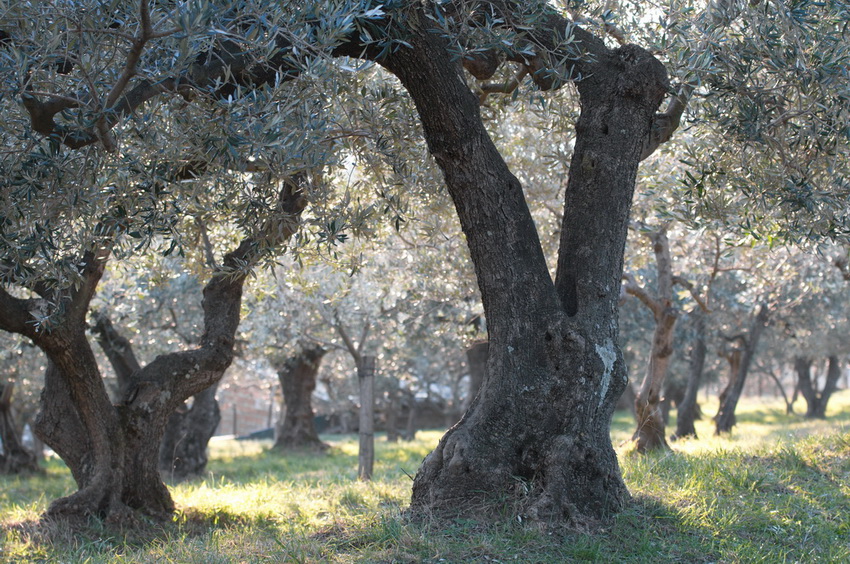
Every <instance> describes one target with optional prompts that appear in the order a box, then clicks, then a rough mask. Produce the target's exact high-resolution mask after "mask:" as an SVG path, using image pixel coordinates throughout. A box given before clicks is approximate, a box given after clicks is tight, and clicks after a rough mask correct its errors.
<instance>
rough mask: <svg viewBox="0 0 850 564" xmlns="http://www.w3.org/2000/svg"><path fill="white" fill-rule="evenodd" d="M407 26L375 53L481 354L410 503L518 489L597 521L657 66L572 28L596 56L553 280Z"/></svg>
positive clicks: (437, 55)
mask: <svg viewBox="0 0 850 564" xmlns="http://www.w3.org/2000/svg"><path fill="white" fill-rule="evenodd" d="M411 17H413V16H411ZM418 28H419V29H421V31H419V32H417V33H415V34H414V35H412V36H411V37H409V38H406V39H407V40H409V41H410V43H411V45H412V48H409V49H408V48H400V49H398V50H396V51H394V52H393V53H392V54H390V55H388V60H387V61H386V66H388V67H389V69H390V70H391V71H392V72H393V73H394V74H396V75H397V76H398V77H399V78H400V79H401V82H402V83H403V84H404V86H405V87H406V88H407V90H408V91H409V92H410V94H411V96H412V97H413V100H414V102H415V103H416V107H417V110H418V112H419V115H420V117H421V120H422V124H423V129H424V132H425V137H426V140H427V142H428V145H429V148H430V150H431V152H432V154H433V155H434V157H435V158H436V160H437V163H438V164H439V165H440V167H441V168H442V170H443V173H444V176H445V180H446V184H447V187H448V190H449V193H450V194H451V196H452V199H453V201H454V203H455V207H456V209H457V212H458V216H459V218H460V222H461V226H462V228H463V231H464V233H465V235H466V238H467V242H468V245H469V248H470V253H471V256H472V260H473V263H474V264H475V269H476V274H477V277H478V284H479V287H480V289H481V295H482V299H483V303H484V311H485V315H486V318H487V322H488V330H489V335H488V337H489V339H488V340H489V359H488V363H487V378H486V379H485V381H484V383H483V386H482V388H481V390H480V391H479V393H478V396H477V397H476V399H475V400H474V401H473V403H472V405H471V406H470V408H469V410H468V411H467V412H466V414H465V415H464V417H463V418H462V419H461V421H460V422H459V423H458V424H457V425H455V426H454V427H452V428H451V429H450V430H449V431H448V432H447V433H446V434H445V435H444V436H443V438H442V440H441V441H440V443H439V445H438V446H437V448H436V449H435V450H434V451H433V452H432V453H431V454H430V455H428V457H427V458H426V459H425V461H424V463H423V465H422V466H421V468H420V469H419V471H418V473H417V475H416V478H415V480H414V485H413V496H412V501H411V508H412V510H413V511H414V512H416V511H425V512H429V513H435V512H437V513H439V512H449V513H457V512H463V513H466V514H472V513H474V512H475V511H476V509H475V508H479V509H480V510H481V511H483V512H484V513H487V512H489V508H490V507H492V505H491V504H494V503H495V504H500V505H501V504H503V503H504V501H505V496H506V495H516V496H517V498H518V499H519V500H520V504H519V511H520V512H522V513H523V514H525V515H526V516H527V517H530V518H533V519H538V520H540V521H542V522H545V521H556V522H564V521H571V522H573V523H583V522H587V521H588V520H595V519H599V518H603V517H607V516H609V515H611V514H612V513H613V512H616V511H618V510H620V509H621V508H622V507H623V504H624V502H625V501H626V499H627V497H628V493H627V491H626V488H625V485H624V484H623V480H622V477H621V475H620V471H619V466H618V464H617V458H616V455H615V453H614V450H613V448H612V445H611V438H610V434H609V430H610V421H611V416H612V413H613V410H614V405H615V403H616V401H617V398H619V396H620V394H621V393H622V390H623V386H625V385H626V380H627V378H626V373H625V366H624V363H623V359H622V355H621V354H620V351H619V349H618V347H617V345H616V343H617V333H618V327H617V315H616V312H617V301H618V299H619V287H620V278H621V277H622V267H623V250H624V245H625V239H626V231H627V222H628V215H629V208H630V204H631V198H632V194H633V190H634V182H635V175H636V171H637V166H638V162H639V160H640V157H641V154H642V152H643V148H642V147H643V144H644V141H645V140H646V139H647V138H648V136H649V133H650V124H651V123H652V119H653V115H654V112H655V110H656V109H657V107H658V104H659V102H660V100H661V97H662V96H663V94H664V92H665V88H666V78H665V73H664V70H663V67H662V66H661V65H660V64H659V63H658V62H657V61H656V60H655V59H654V58H652V57H651V56H649V55H648V54H647V53H645V52H643V51H641V50H640V49H638V48H634V47H626V48H623V49H621V50H617V51H608V50H607V49H604V47H601V44H600V43H599V42H598V40H596V39H594V38H593V37H591V36H589V34H586V33H582V34H581V35H582V37H581V41H582V46H583V48H585V47H586V48H588V49H592V50H594V51H595V56H594V57H593V59H594V63H593V69H592V70H591V69H590V68H578V69H577V71H578V72H579V73H581V74H582V76H583V77H585V79H584V80H582V81H580V82H579V83H578V88H579V92H580V94H581V104H582V113H581V117H580V119H579V123H578V125H577V131H578V137H577V140H576V147H575V153H574V157H573V161H572V166H571V168H570V180H569V184H568V187H567V191H566V192H567V195H566V198H567V201H566V209H565V219H564V222H563V227H564V228H563V230H562V244H561V254H560V257H559V264H558V275H557V283H556V285H553V284H552V280H551V277H550V274H549V271H548V268H547V265H546V261H545V259H544V256H543V252H542V249H541V246H540V243H539V239H538V236H537V231H536V229H535V226H534V222H533V221H532V219H531V215H530V213H529V211H528V208H527V206H526V202H525V199H524V196H523V191H522V187H521V186H520V184H519V182H518V181H517V179H516V178H515V177H514V176H513V175H512V174H511V172H510V171H509V170H508V168H507V166H506V165H505V163H504V161H503V160H502V158H501V156H500V155H499V153H498V151H497V150H496V148H495V147H494V146H493V143H492V141H491V140H490V138H489V136H488V135H487V132H486V130H485V129H484V127H483V125H482V123H481V119H480V116H479V112H478V101H477V99H476V97H475V96H474V95H473V94H472V93H471V92H470V91H469V89H468V88H467V86H466V84H465V83H464V81H463V79H462V75H461V73H460V69H459V67H458V63H457V61H456V60H453V59H452V56H451V54H450V52H449V50H448V49H447V48H446V45H445V44H444V43H443V42H442V39H441V37H440V35H439V33H431V32H430V31H429V30H428V24H427V20H425V19H424V18H420V20H419V22H418ZM577 32H580V30H577ZM597 48H598V50H597ZM577 65H578V63H577ZM574 70H575V69H574ZM447 100H451V105H449V106H447V104H446V101H447Z"/></svg>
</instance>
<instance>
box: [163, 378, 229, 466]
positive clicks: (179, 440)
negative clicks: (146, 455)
mask: <svg viewBox="0 0 850 564" xmlns="http://www.w3.org/2000/svg"><path fill="white" fill-rule="evenodd" d="M217 391H218V384H217V383H216V384H213V385H212V386H210V387H209V388H207V389H206V390H204V391H202V392H200V393H197V394H195V395H194V396H192V405H191V406H188V407H187V406H186V405H185V404H184V405H181V406H180V407H178V408H177V409H176V410H175V411H174V413H172V414H171V415H170V416H169V418H168V423H167V424H166V426H165V431H164V432H163V435H162V442H161V443H160V447H159V469H160V472H161V473H162V474H163V475H164V476H165V477H166V478H167V479H168V480H169V481H171V482H179V481H181V480H185V479H187V478H191V477H193V476H200V475H202V474H203V473H204V472H205V471H206V469H207V462H208V461H209V457H208V453H207V451H208V446H209V442H210V439H211V438H212V436H213V435H214V434H215V430H216V429H217V428H218V424H219V423H221V410H220V409H219V406H218V400H216V399H215V394H216V392H217Z"/></svg>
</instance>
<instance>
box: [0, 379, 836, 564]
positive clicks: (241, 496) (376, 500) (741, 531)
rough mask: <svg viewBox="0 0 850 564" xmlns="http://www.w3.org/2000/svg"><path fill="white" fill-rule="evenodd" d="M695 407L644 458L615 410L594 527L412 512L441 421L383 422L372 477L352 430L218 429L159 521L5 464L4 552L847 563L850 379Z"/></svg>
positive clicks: (52, 465) (509, 515)
mask: <svg viewBox="0 0 850 564" xmlns="http://www.w3.org/2000/svg"><path fill="white" fill-rule="evenodd" d="M701 399H702V398H701ZM801 408H802V405H801V404H798V409H801ZM703 409H704V413H706V414H707V416H706V418H705V420H703V421H700V422H698V427H697V432H698V434H699V436H700V438H699V439H692V440H687V441H679V442H676V443H673V444H672V446H673V451H672V452H669V453H661V454H655V455H649V456H644V457H640V456H635V455H631V454H628V451H629V446H628V439H629V437H630V435H631V432H632V430H633V429H632V425H633V419H631V416H630V415H629V414H628V413H622V414H618V415H617V417H616V418H615V422H614V430H613V440H614V444H615V445H619V446H618V449H619V451H620V453H621V457H620V461H621V465H622V468H623V472H624V475H625V479H626V483H627V484H628V486H629V489H630V491H631V492H632V495H633V496H634V499H633V502H632V503H631V504H630V506H629V507H628V508H627V509H626V511H624V512H623V513H621V514H619V515H617V516H616V517H615V518H614V519H612V521H611V522H610V523H609V524H607V525H606V526H605V527H604V528H603V529H601V530H599V531H596V532H595V533H594V534H584V533H578V532H567V531H563V530H552V529H546V528H541V527H537V526H534V525H529V524H527V523H525V522H523V520H522V516H521V515H517V514H515V513H514V512H512V509H511V507H510V504H506V505H505V507H504V508H502V512H501V514H500V515H498V516H497V519H495V523H492V522H491V523H489V524H485V523H479V522H476V521H472V520H456V521H452V522H449V523H445V522H436V521H427V520H426V521H423V522H415V523H412V522H408V521H407V520H406V519H405V518H404V515H403V510H404V508H405V506H406V504H407V502H408V498H409V494H410V486H411V477H412V476H413V475H414V474H415V472H416V469H417V467H418V465H419V463H420V461H421V460H422V458H423V457H424V456H425V455H426V454H427V453H428V452H429V450H430V449H431V448H433V446H434V445H435V444H436V442H437V440H438V439H439V437H440V434H441V433H440V432H439V431H425V432H420V433H419V434H418V435H417V439H416V440H415V441H412V442H401V443H396V444H390V443H387V442H386V441H384V440H382V437H380V436H379V437H378V439H377V461H376V466H375V479H374V480H373V481H372V482H369V483H362V482H358V481H357V480H356V469H357V440H356V437H355V436H327V437H324V439H325V440H326V441H327V442H328V443H329V444H331V446H332V448H331V449H330V451H329V452H328V453H327V454H324V455H314V454H308V453H300V454H293V453H290V454H285V455H284V454H278V453H272V452H269V451H268V447H269V443H268V442H262V441H234V440H215V441H214V442H213V443H212V445H211V455H212V461H211V463H210V465H209V472H208V475H207V476H206V477H205V478H204V479H198V480H195V481H192V482H188V483H183V484H178V485H176V486H174V487H173V488H172V492H173V495H174V498H175V500H176V502H177V504H178V506H179V511H178V513H177V514H176V515H175V518H174V520H173V522H171V523H166V524H164V525H163V524H153V523H148V524H144V523H143V524H142V525H141V526H140V527H138V528H136V529H133V530H110V529H106V528H104V527H103V526H102V525H101V524H100V523H98V522H96V521H93V522H91V523H90V524H89V525H88V526H86V527H75V528H72V527H69V526H67V525H62V524H56V523H51V524H42V523H39V521H38V517H39V515H40V514H41V512H42V511H44V509H45V508H46V507H47V505H48V504H49V502H50V500H52V499H54V498H56V497H58V496H61V495H65V494H67V493H70V492H71V491H73V482H72V480H71V477H70V474H69V473H68V471H67V469H66V468H65V467H64V465H63V464H62V463H61V461H58V460H56V459H49V460H48V461H47V462H46V464H45V469H46V471H45V474H44V475H42V476H36V477H30V478H22V477H0V562H50V563H53V562H63V563H77V562H79V563H82V562H86V563H90V562H91V563H96V562H110V563H112V562H157V563H162V562H176V563H194V562H197V563H203V564H211V563H231V562H239V563H241V562H410V563H413V562H523V563H530V562H541V563H556V562H600V563H612V562H616V563H619V562H647V563H658V562H683V563H697V562H703V563H709V562H717V563H720V562H724V563H727V562H728V563H733V562H766V563H773V562H803V563H809V562H825V563H827V562H828V563H833V562H850V391H843V392H840V393H838V394H837V395H836V396H834V398H833V401H832V402H831V406H830V409H829V412H828V415H829V418H828V420H827V421H808V420H805V419H803V418H802V417H800V416H793V415H792V416H788V415H785V413H784V406H783V405H782V402H781V400H778V401H777V400H769V401H761V400H754V399H749V400H744V401H743V402H742V404H741V406H740V409H739V410H738V420H739V422H738V425H737V426H736V427H735V429H734V431H733V433H732V434H731V435H730V436H728V437H721V438H716V437H713V436H712V430H713V429H712V426H711V421H710V415H712V414H713V413H715V412H716V402H715V403H712V402H711V401H709V402H707V403H706V404H704V405H703Z"/></svg>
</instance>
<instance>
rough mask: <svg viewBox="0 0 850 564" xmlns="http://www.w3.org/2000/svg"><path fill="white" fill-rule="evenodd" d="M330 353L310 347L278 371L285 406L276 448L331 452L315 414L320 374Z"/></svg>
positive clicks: (279, 424) (319, 348)
mask: <svg viewBox="0 0 850 564" xmlns="http://www.w3.org/2000/svg"><path fill="white" fill-rule="evenodd" d="M326 352H327V351H325V349H323V348H321V347H315V346H314V347H306V348H304V349H303V350H302V351H301V352H300V353H299V354H298V355H296V356H293V357H292V358H289V359H287V360H286V361H285V362H283V363H282V366H280V367H279V368H278V370H277V377H278V379H279V380H280V389H281V390H282V391H283V406H282V409H281V417H280V421H279V422H278V425H277V433H276V435H277V438H276V439H275V443H274V448H279V449H288V448H312V449H317V450H324V449H326V448H327V445H326V444H325V443H323V442H322V441H321V440H320V439H319V433H317V432H316V425H315V423H314V418H315V413H314V412H313V390H315V389H316V374H318V372H319V366H320V365H321V362H322V357H324V356H325V353H326Z"/></svg>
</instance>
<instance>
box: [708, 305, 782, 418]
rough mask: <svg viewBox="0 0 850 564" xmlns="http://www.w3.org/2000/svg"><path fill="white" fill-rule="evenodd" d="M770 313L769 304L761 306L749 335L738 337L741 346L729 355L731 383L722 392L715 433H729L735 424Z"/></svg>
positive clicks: (754, 317) (716, 416)
mask: <svg viewBox="0 0 850 564" xmlns="http://www.w3.org/2000/svg"><path fill="white" fill-rule="evenodd" d="M768 314H769V312H768V309H767V305H762V306H760V307H759V311H758V313H757V314H756V315H755V316H753V321H752V323H751V325H750V329H749V331H748V332H747V335H746V336H742V337H740V338H738V340H739V341H740V348H738V349H736V350H733V351H731V353H730V355H729V356H728V357H727V358H728V360H729V383H728V384H727V385H726V388H724V389H723V391H722V392H721V393H720V409H718V411H717V415H715V416H714V423H715V427H714V434H715V435H720V434H722V433H728V432H729V431H731V430H732V427H734V426H735V423H736V419H735V408H737V406H738V400H739V399H740V398H741V392H742V391H743V390H744V383H745V381H746V379H747V372H748V371H749V368H750V364H752V360H753V356H754V355H755V353H756V348H757V347H758V342H759V339H760V338H761V334H762V333H763V332H764V328H765V327H766V326H767V319H768Z"/></svg>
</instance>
